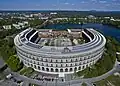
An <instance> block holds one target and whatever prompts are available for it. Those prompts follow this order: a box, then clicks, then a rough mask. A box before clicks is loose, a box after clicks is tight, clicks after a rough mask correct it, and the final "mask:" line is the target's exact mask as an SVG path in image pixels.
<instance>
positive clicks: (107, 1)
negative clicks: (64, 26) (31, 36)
mask: <svg viewBox="0 0 120 86" xmlns="http://www.w3.org/2000/svg"><path fill="white" fill-rule="evenodd" d="M0 10H77V11H88V10H98V11H120V0H0Z"/></svg>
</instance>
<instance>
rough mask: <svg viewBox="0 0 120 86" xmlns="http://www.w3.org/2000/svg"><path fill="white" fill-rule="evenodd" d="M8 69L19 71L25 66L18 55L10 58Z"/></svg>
mask: <svg viewBox="0 0 120 86" xmlns="http://www.w3.org/2000/svg"><path fill="white" fill-rule="evenodd" d="M6 63H7V65H8V67H9V68H10V69H11V70H12V71H15V72H16V71H18V70H20V69H21V68H22V67H23V64H22V63H21V62H20V60H19V58H18V57H17V56H16V55H12V56H10V57H9V58H8V59H7V61H6Z"/></svg>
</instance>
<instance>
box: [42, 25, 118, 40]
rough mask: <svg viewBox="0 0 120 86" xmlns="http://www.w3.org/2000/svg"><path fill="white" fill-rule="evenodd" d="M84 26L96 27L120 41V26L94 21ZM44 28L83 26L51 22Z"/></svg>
mask: <svg viewBox="0 0 120 86" xmlns="http://www.w3.org/2000/svg"><path fill="white" fill-rule="evenodd" d="M82 27H83V28H94V29H97V30H99V31H100V32H102V33H103V35H105V36H112V37H114V38H116V39H117V40H119V41H120V28H116V27H113V26H109V25H102V24H92V23H88V24H84V25H83V26H82ZM44 28H47V29H57V30H65V29H67V28H73V29H74V28H81V25H80V24H68V23H65V24H51V25H47V26H45V27H44Z"/></svg>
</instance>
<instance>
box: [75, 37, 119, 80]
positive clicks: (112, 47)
mask: <svg viewBox="0 0 120 86" xmlns="http://www.w3.org/2000/svg"><path fill="white" fill-rule="evenodd" d="M106 38H107V43H106V46H105V48H106V50H105V52H104V54H103V56H102V58H101V59H100V60H99V61H98V62H97V63H96V64H95V65H93V66H92V67H91V68H90V67H88V68H86V69H85V70H83V71H80V72H77V76H82V75H84V77H85V78H91V77H96V76H100V75H102V74H104V73H106V72H108V71H109V70H111V69H112V68H113V66H114V64H115V61H116V51H117V50H118V47H120V44H119V42H118V41H116V40H115V39H114V38H111V37H106Z"/></svg>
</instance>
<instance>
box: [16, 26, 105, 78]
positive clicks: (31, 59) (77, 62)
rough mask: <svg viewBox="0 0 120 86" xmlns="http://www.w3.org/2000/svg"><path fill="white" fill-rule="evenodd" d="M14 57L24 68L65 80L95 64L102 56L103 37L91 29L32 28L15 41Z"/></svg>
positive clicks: (20, 34)
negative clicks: (15, 51) (15, 56)
mask: <svg viewBox="0 0 120 86" xmlns="http://www.w3.org/2000/svg"><path fill="white" fill-rule="evenodd" d="M14 42H15V46H16V50H17V55H18V57H19V58H20V60H21V61H22V62H23V63H24V65H25V66H27V67H32V68H33V69H34V70H36V71H38V72H41V73H45V74H57V75H58V76H59V77H64V76H65V75H66V74H72V73H74V72H78V71H81V70H84V69H85V68H86V67H90V66H91V65H93V64H95V63H96V62H97V61H98V60H99V59H100V58H101V56H102V54H103V52H104V46H105V43H106V39H105V37H104V36H103V35H102V34H101V33H99V32H97V31H96V30H94V29H90V28H89V29H67V30H52V29H51V30H50V29H39V30H35V29H32V28H29V29H26V30H24V31H23V32H21V33H19V34H18V35H17V36H16V37H15V39H14Z"/></svg>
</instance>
